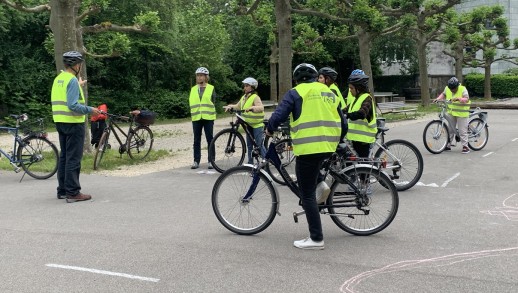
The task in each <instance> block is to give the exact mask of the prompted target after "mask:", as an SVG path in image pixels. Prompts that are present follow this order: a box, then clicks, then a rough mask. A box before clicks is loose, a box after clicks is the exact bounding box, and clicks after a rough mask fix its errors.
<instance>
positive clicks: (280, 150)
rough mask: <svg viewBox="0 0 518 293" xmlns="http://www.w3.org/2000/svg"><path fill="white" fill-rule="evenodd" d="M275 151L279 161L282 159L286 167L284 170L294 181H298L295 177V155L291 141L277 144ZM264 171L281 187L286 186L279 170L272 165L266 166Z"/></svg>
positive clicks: (286, 140) (284, 140) (282, 141)
mask: <svg viewBox="0 0 518 293" xmlns="http://www.w3.org/2000/svg"><path fill="white" fill-rule="evenodd" d="M275 150H276V151H277V154H278V156H279V159H281V164H282V166H284V169H286V172H288V174H289V175H290V177H291V178H292V179H293V180H294V181H297V178H296V175H295V155H294V154H293V144H292V142H291V139H283V140H281V141H279V142H277V143H276V144H275ZM264 169H265V171H266V172H268V174H270V176H271V177H272V179H273V181H275V182H276V183H278V184H281V185H286V182H285V181H284V179H283V178H282V176H281V174H280V173H279V171H278V170H277V168H275V166H273V165H272V164H271V163H268V164H266V166H265V167H264Z"/></svg>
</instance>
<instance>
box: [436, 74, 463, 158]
mask: <svg viewBox="0 0 518 293" xmlns="http://www.w3.org/2000/svg"><path fill="white" fill-rule="evenodd" d="M444 100H446V101H448V102H451V104H448V118H449V119H448V121H449V122H451V123H448V124H449V125H450V138H449V141H448V144H447V145H446V149H445V150H447V151H449V150H451V147H452V146H455V145H454V144H453V143H455V131H454V130H455V129H454V127H457V128H458V129H459V135H460V140H461V143H462V153H463V154H468V153H469V147H468V121H469V107H470V104H471V101H470V99H469V94H468V90H467V89H466V87H465V86H463V85H461V84H460V82H459V80H458V79H457V78H456V77H452V78H450V80H448V85H447V86H446V87H445V88H444V91H443V92H442V93H441V94H440V95H439V96H438V97H437V99H435V101H434V102H436V101H444Z"/></svg>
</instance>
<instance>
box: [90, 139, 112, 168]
mask: <svg viewBox="0 0 518 293" xmlns="http://www.w3.org/2000/svg"><path fill="white" fill-rule="evenodd" d="M109 136H110V133H109V132H107V131H105V132H103V135H101V139H99V143H98V144H97V147H96V148H95V155H94V170H97V169H99V167H100V166H101V160H102V159H103V157H104V154H105V153H106V150H107V149H108V137H109Z"/></svg>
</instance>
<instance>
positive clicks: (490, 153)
mask: <svg viewBox="0 0 518 293" xmlns="http://www.w3.org/2000/svg"><path fill="white" fill-rule="evenodd" d="M492 154H494V152H489V153H487V154H485V155H483V156H482V157H487V156H489V155H492Z"/></svg>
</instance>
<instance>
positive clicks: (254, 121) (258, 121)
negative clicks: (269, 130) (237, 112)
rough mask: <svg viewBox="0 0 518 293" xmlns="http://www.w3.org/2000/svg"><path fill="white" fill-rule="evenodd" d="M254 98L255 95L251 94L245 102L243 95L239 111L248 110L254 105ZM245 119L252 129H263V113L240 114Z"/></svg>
mask: <svg viewBox="0 0 518 293" xmlns="http://www.w3.org/2000/svg"><path fill="white" fill-rule="evenodd" d="M255 97H257V95H256V94H252V95H250V96H249V97H248V99H247V100H246V101H245V99H246V97H245V95H243V96H242V97H241V110H244V109H248V108H250V107H252V106H253V105H254V100H255ZM241 116H243V117H244V118H245V121H246V122H247V123H248V124H250V126H252V128H260V127H264V122H263V121H264V111H262V112H257V113H256V112H252V111H248V112H244V111H243V113H242V114H241Z"/></svg>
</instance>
